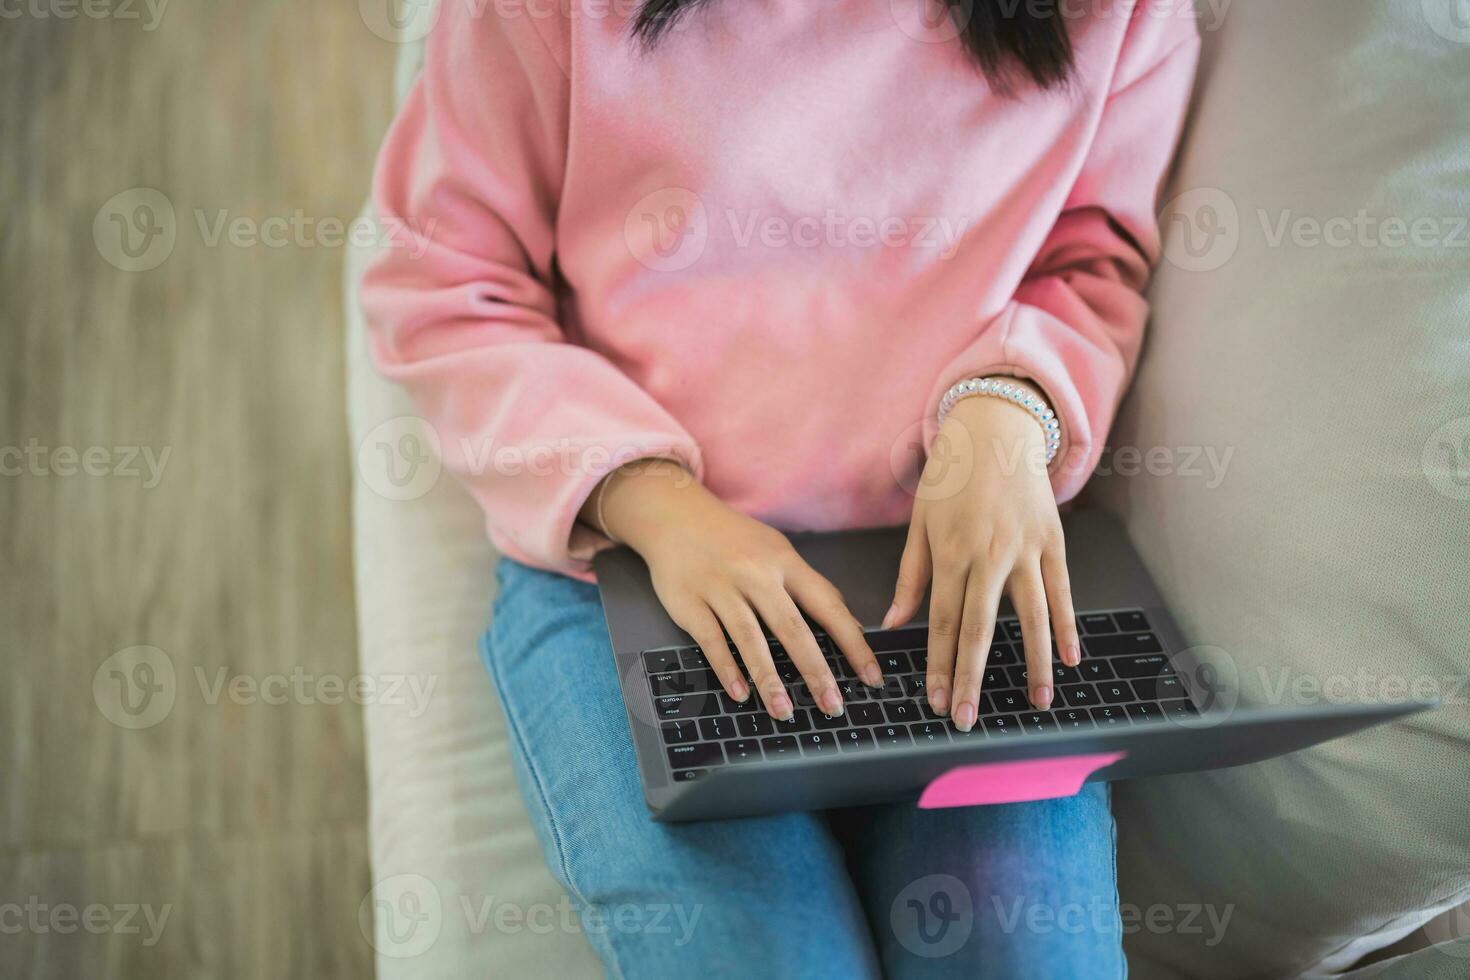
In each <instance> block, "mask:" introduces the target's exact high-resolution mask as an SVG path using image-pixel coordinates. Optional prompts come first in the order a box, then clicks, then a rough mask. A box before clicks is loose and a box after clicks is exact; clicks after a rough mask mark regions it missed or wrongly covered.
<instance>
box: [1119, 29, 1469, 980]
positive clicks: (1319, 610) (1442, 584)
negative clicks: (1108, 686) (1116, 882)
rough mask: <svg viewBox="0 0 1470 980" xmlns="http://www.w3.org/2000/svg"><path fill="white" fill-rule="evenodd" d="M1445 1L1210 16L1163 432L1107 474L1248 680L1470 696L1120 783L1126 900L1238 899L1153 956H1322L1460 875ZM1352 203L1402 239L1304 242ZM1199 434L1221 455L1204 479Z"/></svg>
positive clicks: (1460, 632) (1138, 413)
mask: <svg viewBox="0 0 1470 980" xmlns="http://www.w3.org/2000/svg"><path fill="white" fill-rule="evenodd" d="M1201 6H1202V8H1204V7H1205V6H1206V5H1204V4H1201ZM1215 6H1218V4H1215ZM1454 8H1455V3H1454V0H1423V2H1420V0H1414V2H1404V3H1375V2H1368V0H1271V2H1266V0H1242V2H1238V3H1235V4H1233V5H1230V6H1229V7H1228V12H1227V14H1226V15H1225V17H1224V19H1223V22H1221V26H1220V27H1219V29H1218V30H1213V31H1208V32H1207V33H1206V36H1205V40H1206V51H1205V55H1204V65H1203V68H1202V75H1201V80H1200V85H1199V87H1198V88H1199V92H1200V95H1199V97H1198V100H1197V105H1196V108H1195V112H1194V115H1193V122H1192V124H1191V128H1190V131H1189V134H1188V136H1187V149H1186V151H1185V153H1184V155H1183V159H1182V164H1181V168H1180V171H1179V172H1178V174H1177V177H1176V180H1175V187H1174V189H1173V191H1172V193H1171V194H1170V197H1173V196H1174V195H1177V194H1185V193H1186V192H1188V193H1187V195H1186V196H1185V197H1184V198H1183V199H1182V200H1181V201H1180V202H1179V203H1178V204H1177V205H1176V206H1175V207H1174V208H1173V209H1172V210H1171V211H1170V213H1168V214H1166V216H1165V223H1166V224H1167V225H1168V226H1169V228H1168V246H1167V247H1168V253H1169V260H1168V261H1167V262H1166V263H1165V265H1164V266H1163V267H1162V268H1161V270H1160V271H1159V273H1158V274H1157V276H1156V278H1155V286H1154V289H1153V297H1154V303H1155V306H1154V322H1153V326H1152V331H1151V335H1150V337H1149V341H1148V344H1147V349H1146V352H1145V355H1144V362H1143V365H1142V368H1141V371H1140V374H1139V378H1138V382H1137V385H1136V388H1135V390H1134V391H1133V393H1132V395H1131V396H1130V397H1129V399H1128V402H1127V405H1126V408H1125V410H1124V412H1123V415H1122V417H1121V419H1120V421H1119V423H1118V426H1117V428H1116V429H1115V432H1114V437H1113V440H1112V442H1113V445H1114V446H1119V447H1121V446H1131V447H1137V448H1138V449H1139V450H1141V451H1147V450H1149V449H1150V448H1153V447H1159V449H1158V453H1157V455H1156V456H1155V463H1154V465H1153V466H1152V471H1153V472H1152V473H1150V471H1149V469H1150V468H1147V467H1146V468H1144V470H1143V472H1142V475H1134V476H1130V475H1125V471H1126V472H1133V471H1135V470H1137V469H1138V467H1137V463H1136V461H1135V460H1134V459H1125V458H1122V457H1114V459H1113V462H1114V464H1115V465H1112V466H1110V469H1111V470H1112V471H1113V472H1112V473H1111V475H1110V476H1109V477H1108V478H1107V479H1105V480H1101V481H1099V482H1098V483H1096V484H1094V490H1093V492H1094V493H1095V494H1096V495H1098V496H1099V497H1100V498H1101V499H1102V500H1103V501H1104V502H1105V503H1106V505H1107V506H1109V507H1110V508H1112V509H1114V510H1116V511H1117V512H1118V513H1120V514H1121V515H1123V517H1124V518H1125V519H1126V521H1127V523H1128V525H1129V527H1130V529H1131V532H1132V535H1133V537H1134V539H1135V541H1136V542H1137V543H1138V545H1139V546H1140V550H1141V551H1142V553H1143V555H1144V557H1145V559H1146V561H1147V562H1148V564H1149V566H1150V567H1151V569H1152V571H1153V572H1154V575H1155V577H1156V578H1157V579H1158V582H1159V585H1160V587H1161V588H1162V591H1163V593H1164V595H1165V597H1166V599H1167V600H1168V601H1169V602H1170V604H1171V606H1172V607H1173V609H1174V610H1175V612H1176V613H1177V615H1178V618H1179V620H1180V624H1181V626H1182V627H1183V629H1184V631H1185V634H1186V635H1187V636H1188V637H1189V638H1190V640H1191V642H1193V643H1196V644H1201V645H1207V646H1210V647H1214V648H1218V650H1217V652H1216V653H1215V657H1216V659H1217V660H1219V661H1221V663H1223V664H1224V666H1225V667H1226V668H1227V673H1229V672H1230V671H1229V670H1228V668H1229V667H1230V666H1231V665H1233V668H1234V671H1233V673H1234V674H1235V675H1237V676H1238V678H1239V684H1240V689H1241V691H1242V692H1243V695H1244V698H1245V699H1246V700H1248V701H1253V702H1277V701H1280V700H1282V698H1281V697H1280V696H1279V695H1278V694H1277V692H1278V690H1279V689H1280V685H1281V684H1282V683H1283V682H1286V683H1287V685H1288V686H1287V688H1286V691H1287V694H1286V698H1287V699H1288V700H1289V699H1290V698H1291V693H1292V690H1293V686H1292V685H1295V684H1302V685H1306V686H1305V687H1303V688H1300V689H1299V690H1302V691H1304V692H1306V693H1308V694H1309V695H1310V694H1311V688H1310V685H1313V684H1322V683H1326V684H1327V685H1328V686H1327V687H1326V688H1325V691H1326V692H1327V694H1328V695H1330V696H1337V697H1340V696H1342V695H1343V694H1344V693H1346V694H1355V695H1356V694H1359V693H1360V692H1361V695H1362V696H1363V697H1383V698H1385V699H1397V698H1402V697H1403V696H1404V690H1403V688H1402V687H1399V688H1398V689H1395V686H1396V685H1420V689H1421V690H1424V691H1427V692H1431V693H1435V692H1437V693H1439V694H1440V695H1442V696H1446V697H1451V696H1452V697H1454V698H1455V699H1457V701H1458V703H1457V704H1454V705H1452V706H1450V707H1446V708H1444V709H1443V710H1441V711H1439V712H1437V713H1434V714H1430V715H1425V716H1420V717H1416V718H1414V719H1413V720H1411V721H1408V722H1405V723H1402V724H1396V725H1393V726H1391V727H1387V728H1383V729H1380V730H1375V731H1373V732H1371V733H1367V734H1363V735H1360V736H1357V737H1353V738H1348V739H1344V740H1341V741H1338V742H1334V743H1331V744H1329V745H1327V746H1324V747H1321V748H1319V749H1316V750H1313V751H1310V752H1305V753H1300V754H1298V755H1295V756H1292V757H1289V758H1284V759H1281V760H1278V761H1274V762H1271V763H1268V764H1265V765H1259V766H1253V767H1249V768H1245V769H1238V770H1230V771H1223V772H1218V773H1210V774H1198V775H1190V776H1180V777H1173V778H1167V779H1159V780H1152V781H1145V782H1139V783H1133V784H1129V785H1125V786H1121V787H1120V788H1119V792H1118V794H1117V797H1116V798H1117V801H1118V804H1117V806H1118V819H1119V827H1120V835H1121V838H1120V846H1121V855H1120V864H1121V874H1122V882H1123V890H1124V898H1125V900H1126V901H1129V902H1130V903H1133V904H1136V905H1138V906H1139V907H1141V908H1143V909H1147V908H1149V907H1150V906H1153V905H1168V906H1177V905H1180V904H1191V905H1193V904H1200V903H1204V904H1208V905H1213V906H1215V907H1216V908H1217V909H1219V910H1223V909H1224V908H1225V907H1226V906H1231V905H1233V906H1234V914H1233V918H1232V919H1231V920H1230V923H1229V927H1228V929H1227V930H1226V933H1225V936H1224V939H1223V941H1221V942H1219V943H1218V945H1215V946H1213V947H1210V946H1207V945H1206V940H1208V939H1209V938H1210V930H1206V931H1205V933H1204V934H1202V935H1201V934H1180V933H1178V932H1169V931H1164V930H1160V931H1151V930H1149V929H1147V928H1144V929H1141V930H1139V931H1138V932H1136V933H1135V934H1134V935H1133V936H1132V937H1131V938H1130V941H1129V954H1130V957H1131V959H1132V961H1133V963H1134V969H1135V975H1137V976H1139V977H1145V978H1148V977H1155V976H1190V977H1242V976H1263V977H1264V976H1272V977H1275V976H1295V975H1298V974H1302V973H1305V974H1307V975H1323V974H1330V973H1331V972H1333V971H1334V970H1337V969H1340V968H1342V967H1345V966H1347V965H1348V964H1350V963H1351V962H1353V961H1355V960H1356V959H1357V957H1358V956H1359V955H1361V953H1362V952H1364V951H1366V950H1367V949H1369V948H1374V947H1378V946H1383V945H1386V944H1387V943H1388V942H1391V941H1392V940H1394V939H1397V938H1398V937H1399V936H1401V935H1403V934H1406V933H1408V932H1411V931H1413V930H1414V929H1416V928H1418V926H1419V925H1420V924H1422V922H1423V921H1424V920H1425V919H1426V918H1428V917H1429V916H1431V915H1432V914H1433V913H1434V912H1436V911H1439V910H1441V909H1443V908H1446V907H1448V906H1450V905H1453V904H1455V903H1456V902H1457V901H1459V900H1462V899H1463V898H1464V897H1466V896H1467V894H1470V794H1467V792H1466V787H1467V784H1470V711H1467V708H1466V701H1465V698H1466V697H1467V696H1470V690H1466V689H1461V688H1459V686H1458V685H1459V683H1460V680H1459V679H1460V678H1463V677H1464V676H1465V675H1466V674H1467V666H1470V665H1467V649H1470V641H1467V625H1470V624H1467V610H1470V327H1467V324H1470V232H1467V231H1466V228H1465V224H1464V222H1465V218H1466V216H1467V214H1470V192H1467V188H1470V128H1467V125H1466V122H1467V119H1470V117H1467V112H1470V109H1467V107H1470V28H1467V26H1466V25H1465V23H1464V21H1463V20H1456V19H1454V18H1453V17H1452V16H1451V11H1452V10H1453V9H1454ZM1360 209H1366V212H1367V215H1368V216H1370V217H1372V218H1375V219H1378V220H1380V221H1382V220H1384V219H1400V220H1402V221H1404V222H1406V223H1408V234H1405V230H1404V229H1402V228H1400V227H1398V225H1397V224H1381V225H1378V226H1376V227H1374V226H1371V225H1365V228H1366V230H1361V231H1360V230H1358V229H1355V228H1351V227H1349V228H1347V229H1346V230H1344V228H1343V227H1342V226H1341V225H1340V224H1338V225H1332V226H1327V227H1326V228H1325V230H1326V231H1327V232H1328V234H1329V235H1330V236H1331V239H1330V240H1331V241H1334V242H1338V243H1341V242H1344V241H1345V242H1346V243H1345V244H1341V245H1338V244H1327V243H1315V241H1314V226H1313V224H1312V222H1326V221H1327V220H1328V219H1332V218H1346V219H1355V218H1356V216H1357V215H1358V213H1359V211H1360ZM1283 219H1284V220H1286V221H1287V222H1288V228H1287V232H1286V234H1285V237H1284V239H1281V240H1279V241H1278V240H1277V239H1276V237H1275V236H1276V235H1277V231H1278V228H1279V227H1280V222H1281V221H1282V220H1283ZM1297 219H1307V221H1306V223H1303V224H1294V223H1295V222H1296V221H1297ZM1416 220H1418V221H1419V222H1420V225H1419V230H1418V235H1419V238H1420V240H1419V241H1418V242H1415V241H1414V234H1415V232H1414V225H1413V223H1414V222H1415V221H1416ZM1263 221H1264V223H1265V224H1264V227H1263ZM1186 225H1192V228H1193V231H1194V233H1195V234H1194V237H1193V241H1192V246H1193V247H1192V248H1191V247H1190V246H1191V241H1190V239H1189V238H1188V237H1187V235H1186ZM1210 228H1217V229H1220V230H1221V231H1222V233H1221V234H1219V235H1218V236H1216V237H1213V238H1211V237H1208V236H1207V232H1208V229H1210ZM1344 234H1346V236H1347V238H1346V239H1344V237H1343V236H1344ZM1191 447H1204V448H1206V449H1209V450H1212V451H1214V452H1215V454H1216V457H1217V458H1219V459H1226V458H1227V457H1226V454H1227V453H1233V455H1231V456H1229V457H1228V465H1227V466H1226V468H1225V475H1224V478H1223V480H1221V481H1219V482H1218V486H1215V485H1212V483H1213V482H1214V481H1213V479H1212V478H1211V477H1210V475H1209V471H1208V468H1207V467H1193V468H1187V456H1188V454H1189V453H1192V452H1193V451H1194V450H1193V448H1191ZM1181 448H1183V449H1185V452H1184V453H1181V452H1180V450H1181ZM1171 459H1172V460H1173V461H1175V462H1176V463H1178V464H1179V472H1169V471H1168V465H1169V462H1170V460H1171ZM1194 469H1200V470H1201V471H1202V472H1201V473H1200V474H1195V473H1194V472H1193V470H1194ZM1360 672H1361V673H1362V675H1363V676H1362V678H1360V677H1359V674H1360ZM1410 690H1412V687H1411V688H1410ZM1318 697H1319V699H1320V698H1321V697H1322V696H1321V695H1318ZM1160 921H1162V919H1160ZM1363 937H1367V938H1366V939H1365V938H1363ZM1430 957H1431V958H1430V959H1428V960H1425V961H1422V962H1426V963H1432V964H1436V965H1437V967H1438V966H1445V967H1446V968H1447V969H1448V968H1450V967H1453V968H1458V969H1460V970H1461V971H1462V972H1459V973H1453V971H1451V972H1450V973H1447V974H1446V975H1457V976H1470V960H1464V959H1461V960H1454V959H1453V958H1451V957H1449V956H1448V954H1441V953H1439V952H1431V954H1430ZM1433 957H1440V959H1433ZM1441 960H1444V961H1445V962H1443V963H1442V962H1441ZM1404 975H1408V974H1404Z"/></svg>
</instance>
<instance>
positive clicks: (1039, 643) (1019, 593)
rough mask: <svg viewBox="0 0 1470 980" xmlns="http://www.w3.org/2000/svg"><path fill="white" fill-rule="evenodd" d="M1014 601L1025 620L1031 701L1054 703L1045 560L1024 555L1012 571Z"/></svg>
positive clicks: (1040, 705) (1043, 705) (1043, 704)
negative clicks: (1043, 566)
mask: <svg viewBox="0 0 1470 980" xmlns="http://www.w3.org/2000/svg"><path fill="white" fill-rule="evenodd" d="M1011 604H1012V605H1014V606H1015V607H1016V615H1017V616H1018V617H1019V618H1020V620H1021V642H1022V645H1023V646H1024V647H1025V648H1026V686H1027V687H1028V688H1029V689H1030V696H1031V703H1032V704H1034V705H1035V706H1036V707H1038V708H1041V709H1042V710H1046V709H1047V708H1050V707H1051V700H1052V680H1051V625H1050V623H1049V622H1048V621H1047V612H1046V587H1045V586H1044V585H1043V584H1042V582H1041V564H1040V561H1039V560H1036V559H1023V560H1022V562H1021V563H1020V564H1018V565H1016V568H1015V570H1014V571H1013V572H1012V573H1011Z"/></svg>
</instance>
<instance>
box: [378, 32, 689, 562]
mask: <svg viewBox="0 0 1470 980" xmlns="http://www.w3.org/2000/svg"><path fill="white" fill-rule="evenodd" d="M497 11H498V8H496V7H494V6H492V7H491V8H488V9H487V10H485V11H482V12H480V13H479V14H478V15H476V13H475V8H474V5H472V4H459V3H446V4H443V5H442V7H441V9H440V16H439V22H438V24H437V26H436V27H435V29H434V31H433V33H432V34H431V35H430V37H429V39H428V47H427V51H426V57H425V65H424V71H423V74H422V76H421V77H420V78H419V80H418V82H417V83H416V85H415V86H414V88H413V89H412V91H411V93H410V95H409V96H408V99H407V101H406V103H405V104H404V106H403V108H402V109H401V111H400V113H399V115H398V117H397V118H396V120H395V121H394V123H393V125H392V127H391V128H390V130H389V133H388V136H387V140H386V142H385V144H384V146H383V148H382V151H381V154H380V156H379V159H378V165H377V171H376V174H375V176H374V181H373V184H374V186H373V200H374V205H375V208H376V212H377V218H378V220H379V222H380V223H381V224H382V227H383V229H384V232H385V238H386V240H388V241H389V242H390V243H392V244H391V246H390V247H389V248H387V249H385V252H384V254H383V255H382V256H381V257H380V258H379V259H378V260H377V261H376V262H375V264H374V265H373V266H372V267H371V268H370V269H369V271H368V273H367V275H366V276H365V278H364V280H363V286H362V301H363V305H364V308H365V310H366V312H367V316H368V321H369V324H370V343H371V346H372V356H373V360H374V362H375V363H376V365H377V367H378V369H379V370H380V371H381V373H382V374H384V375H385V376H386V377H388V378H390V379H392V380H393V381H395V382H398V383H399V384H401V385H403V386H404V387H405V388H407V390H408V391H409V393H410V394H411V395H412V396H413V398H414V400H415V402H416V405H417V407H418V411H419V413H420V414H421V415H422V416H423V419H424V420H425V421H426V422H428V423H429V425H430V426H431V427H432V429H433V431H434V433H435V434H437V436H438V442H439V447H440V453H441V455H442V457H443V459H444V464H445V466H446V467H447V468H448V469H449V470H450V471H451V472H453V473H454V474H455V475H456V476H457V477H458V478H459V479H460V481H461V482H463V483H464V484H465V486H466V487H467V488H468V489H469V491H470V493H471V494H472V495H473V496H474V497H475V499H476V500H477V501H478V502H479V504H480V505H481V507H482V508H483V509H484V511H485V514H486V518H487V524H488V529H489V533H490V538H491V540H492V541H493V542H494V543H495V545H496V546H497V547H498V548H499V549H500V550H501V551H502V552H503V553H505V554H507V555H510V556H511V557H513V558H515V559H517V560H519V561H522V562H526V563H529V564H532V565H537V566H540V567H543V568H548V569H552V570H555V571H561V572H565V573H568V574H573V575H577V576H579V577H588V575H589V565H588V560H589V559H590V558H591V556H592V554H593V553H594V552H596V551H597V550H598V549H599V548H600V547H603V546H606V545H607V543H608V542H607V539H606V538H604V537H603V536H601V535H600V534H597V533H596V532H595V531H593V530H592V529H591V528H590V527H587V526H586V525H584V524H581V523H578V522H577V512H578V511H579V510H580V509H581V507H582V505H583V503H584V502H585V501H586V499H587V497H588V496H589V495H590V494H591V492H592V490H593V489H594V488H595V486H596V485H597V482H598V481H599V480H601V479H602V477H603V476H604V475H606V474H607V473H609V472H611V471H612V470H613V469H616V468H617V467H618V466H619V465H621V464H623V463H625V462H628V461H629V460H632V459H636V458H642V457H651V456H662V457H667V458H672V459H676V460H678V461H680V462H682V463H683V464H684V465H685V466H687V467H688V468H689V469H690V470H691V471H692V472H694V473H695V475H696V477H698V476H699V475H700V466H699V455H698V451H697V447H696V446H695V444H694V441H693V439H692V438H691V437H690V436H689V434H688V433H687V432H686V431H685V430H684V429H683V428H682V427H681V426H680V425H679V424H678V423H677V422H676V421H675V420H674V419H673V418H672V417H671V416H670V415H669V413H668V412H667V411H665V410H664V409H663V408H662V407H661V406H660V405H659V404H658V403H657V402H656V401H655V400H654V399H653V398H652V396H650V395H649V394H648V393H647V392H646V391H644V390H643V389H641V388H640V387H639V386H638V385H636V384H635V383H634V382H633V381H632V380H631V379H629V378H628V377H627V376H626V375H624V374H623V373H622V372H620V371H619V370H618V369H617V368H616V367H615V366H614V365H613V364H612V363H611V362H610V361H608V360H607V359H606V358H604V357H603V356H601V355H600V354H597V353H595V352H593V351H591V350H588V349H587V348H585V347H582V346H579V345H576V344H573V343H568V342H567V338H566V337H565V336H564V334H563V331H562V329H561V327H560V325H559V324H558V320H557V300H556V294H555V291H554V290H553V288H552V286H551V283H552V282H553V275H554V273H553V269H554V261H555V260H554V256H555V252H556V241H555V223H556V221H555V218H556V212H557V207H558V194H559V192H560V188H561V186H562V176H563V173H564V168H565V165H566V155H567V125H568V109H567V100H568V90H569V77H568V72H569V70H570V69H569V66H570V65H571V56H570V55H571V39H570V30H569V24H568V22H567V18H566V17H564V16H553V17H530V16H502V15H501V14H500V13H498V12H497Z"/></svg>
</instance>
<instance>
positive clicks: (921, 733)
mask: <svg viewBox="0 0 1470 980" xmlns="http://www.w3.org/2000/svg"><path fill="white" fill-rule="evenodd" d="M944 729H945V726H944V724H943V723H942V722H937V721H926V722H921V723H919V724H916V725H910V726H909V734H910V735H912V736H913V738H914V741H915V742H917V743H919V744H925V743H928V744H933V745H938V744H940V743H943V742H948V741H949V734H948V733H947V732H946V731H945V730H944Z"/></svg>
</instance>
